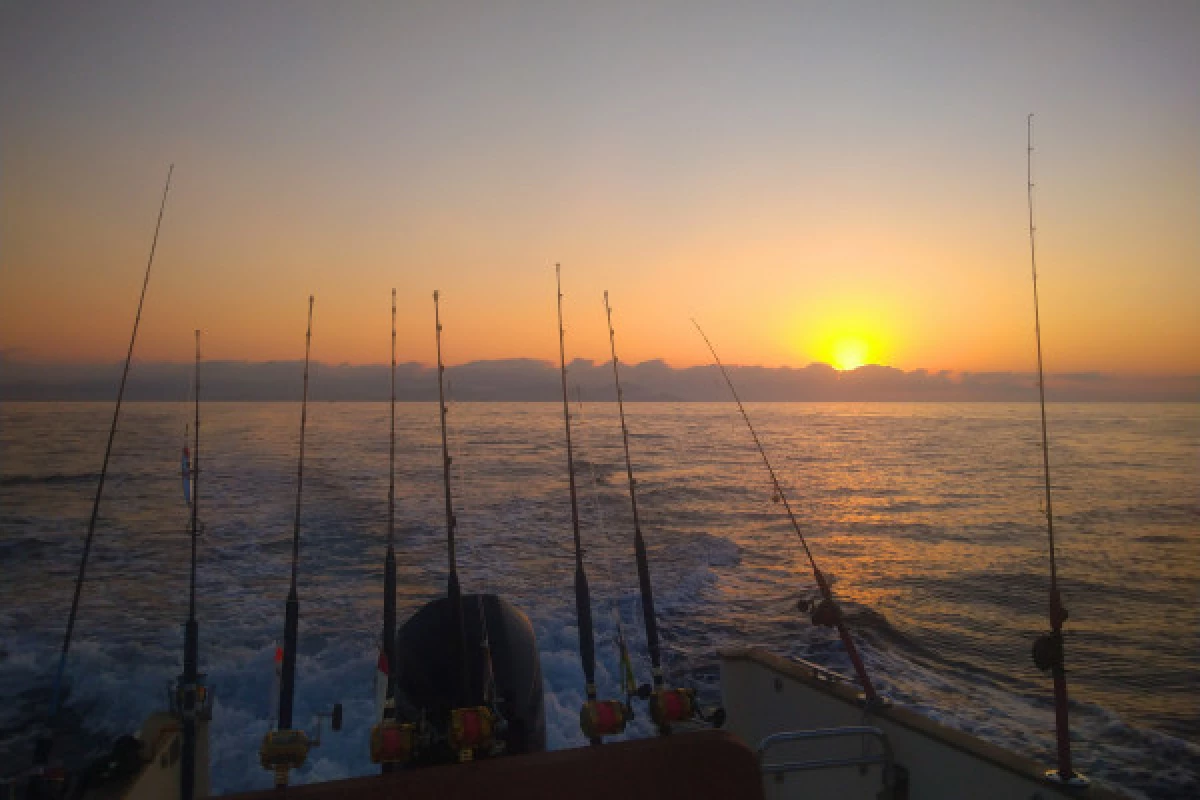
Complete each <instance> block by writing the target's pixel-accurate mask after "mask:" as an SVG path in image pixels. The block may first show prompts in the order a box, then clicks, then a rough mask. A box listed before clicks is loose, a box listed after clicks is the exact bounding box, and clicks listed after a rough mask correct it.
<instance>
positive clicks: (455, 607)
mask: <svg viewBox="0 0 1200 800" xmlns="http://www.w3.org/2000/svg"><path fill="white" fill-rule="evenodd" d="M433 321H434V323H435V325H436V326H437V328H436V335H437V367H438V368H437V377H438V414H439V417H440V419H441V423H442V483H443V485H444V486H445V490H446V553H447V558H448V560H449V575H448V577H447V579H446V594H447V596H448V597H449V598H450V615H451V617H452V618H453V620H454V625H455V628H456V631H455V636H454V648H455V653H454V656H455V658H454V660H455V661H456V662H457V663H458V665H459V670H460V674H459V696H458V701H457V703H456V705H457V706H459V707H464V706H467V705H468V704H469V703H470V702H471V699H472V697H473V693H472V686H471V673H470V669H469V668H468V666H467V624H466V619H465V618H464V615H463V600H462V587H461V586H460V585H459V582H458V556H457V552H456V550H455V546H454V533H455V530H456V528H457V527H458V519H457V518H456V517H455V516H454V502H453V499H452V497H451V493H450V463H451V460H452V459H451V458H450V448H449V444H448V443H447V439H446V412H447V410H448V409H447V408H446V392H445V389H444V388H443V375H444V373H445V372H446V367H445V365H444V364H443V363H442V316H441V306H440V304H439V293H438V292H437V291H434V293H433Z"/></svg>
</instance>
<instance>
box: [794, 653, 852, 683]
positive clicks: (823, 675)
mask: <svg viewBox="0 0 1200 800" xmlns="http://www.w3.org/2000/svg"><path fill="white" fill-rule="evenodd" d="M792 660H793V661H795V662H796V663H798V664H803V665H804V666H805V667H806V668H808V669H809V670H811V671H812V676H813V677H814V678H815V679H817V680H819V681H825V682H827V683H851V684H852V683H854V681H853V680H851V679H850V678H848V677H846V676H845V675H843V674H842V673H840V672H835V671H833V670H831V669H829V668H828V667H823V666H821V665H820V664H817V663H814V662H812V661H808V660H807V659H803V658H794V659H792Z"/></svg>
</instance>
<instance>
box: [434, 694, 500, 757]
mask: <svg viewBox="0 0 1200 800" xmlns="http://www.w3.org/2000/svg"><path fill="white" fill-rule="evenodd" d="M503 725H504V718H503V717H501V716H500V715H498V714H496V713H495V712H493V711H492V709H490V708H488V707H487V706H470V707H467V708H456V709H454V710H453V711H451V712H450V727H449V729H448V730H447V731H446V741H447V743H448V744H449V745H450V749H451V750H453V751H454V752H456V753H458V760H459V762H466V761H474V760H475V756H476V755H477V754H479V753H480V752H481V751H483V752H486V753H487V754H488V755H497V754H498V753H499V752H503V749H504V742H503V741H501V740H499V739H498V738H497V736H496V734H497V733H498V732H501V730H502V728H503ZM497 748H499V750H497Z"/></svg>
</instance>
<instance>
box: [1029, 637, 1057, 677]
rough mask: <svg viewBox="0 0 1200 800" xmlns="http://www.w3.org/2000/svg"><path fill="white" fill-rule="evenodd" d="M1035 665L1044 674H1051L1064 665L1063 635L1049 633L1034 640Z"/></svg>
mask: <svg viewBox="0 0 1200 800" xmlns="http://www.w3.org/2000/svg"><path fill="white" fill-rule="evenodd" d="M1032 654H1033V663H1034V664H1035V665H1036V666H1037V668H1038V669H1040V670H1041V671H1042V672H1049V671H1050V670H1052V669H1054V668H1055V667H1061V666H1062V664H1063V640H1062V634H1061V633H1047V634H1043V635H1042V636H1039V637H1037V638H1036V639H1034V640H1033V653H1032Z"/></svg>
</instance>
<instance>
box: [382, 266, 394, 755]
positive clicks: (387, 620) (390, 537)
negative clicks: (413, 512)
mask: <svg viewBox="0 0 1200 800" xmlns="http://www.w3.org/2000/svg"><path fill="white" fill-rule="evenodd" d="M389 409H390V410H389V420H390V428H389V432H388V520H387V554H386V555H385V556H384V558H383V655H384V658H385V659H387V689H386V690H385V692H384V710H383V716H384V717H387V716H389V712H388V701H394V698H395V696H396V550H395V546H394V542H395V528H396V290H395V289H392V371H391V404H390V407H389ZM391 716H393V717H394V716H395V706H394V705H393V706H392V708H391ZM393 768H394V765H393V764H392V763H390V762H385V763H384V764H383V765H382V771H383V772H391V771H392V770H393Z"/></svg>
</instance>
